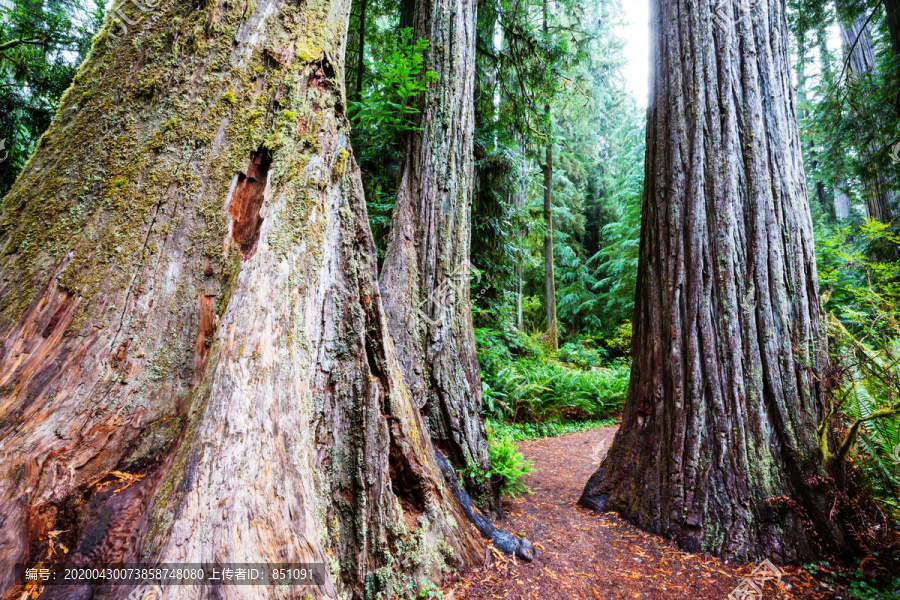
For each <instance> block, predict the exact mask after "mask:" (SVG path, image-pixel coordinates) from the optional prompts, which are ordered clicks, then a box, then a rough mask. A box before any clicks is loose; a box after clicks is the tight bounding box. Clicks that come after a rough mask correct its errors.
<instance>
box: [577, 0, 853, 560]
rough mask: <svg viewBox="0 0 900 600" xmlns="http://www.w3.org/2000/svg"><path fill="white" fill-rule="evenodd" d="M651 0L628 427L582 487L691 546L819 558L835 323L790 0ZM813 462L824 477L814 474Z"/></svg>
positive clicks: (826, 526)
mask: <svg viewBox="0 0 900 600" xmlns="http://www.w3.org/2000/svg"><path fill="white" fill-rule="evenodd" d="M727 6H728V10H727V12H725V13H724V14H723V13H722V12H721V11H720V12H717V13H714V8H715V7H714V6H713V5H711V4H710V3H708V2H703V1H699V0H657V1H655V2H653V3H652V4H651V30H652V31H653V32H654V34H653V42H652V51H651V65H652V66H653V68H654V72H653V75H652V81H653V88H652V93H651V101H650V106H649V109H648V116H647V148H646V175H645V184H644V196H643V215H642V225H641V244H640V262H639V266H638V279H637V290H636V304H635V311H634V337H633V342H632V355H633V360H634V363H633V367H632V373H631V383H630V387H629V394H628V399H627V402H626V405H625V410H624V414H623V417H622V425H621V428H620V430H619V432H618V433H617V435H616V438H615V440H614V442H613V444H612V447H611V448H610V450H609V453H608V455H607V457H606V458H605V459H604V461H603V463H602V464H601V465H600V467H599V469H598V470H597V472H596V473H595V474H594V475H593V476H592V477H591V479H590V480H589V482H588V483H587V485H586V487H585V489H584V492H583V494H582V497H581V503H582V504H584V505H586V506H589V507H591V508H594V509H599V510H615V511H618V512H619V513H620V514H622V515H624V516H625V517H627V518H629V519H630V520H632V521H633V522H635V523H637V524H638V525H640V526H641V527H644V528H646V529H648V530H650V531H653V532H656V533H660V534H663V535H666V536H668V537H671V538H674V539H676V540H678V542H679V544H680V545H681V547H682V548H685V549H687V550H690V551H698V550H701V551H705V552H710V553H714V554H719V555H725V556H729V557H735V558H739V559H744V560H750V559H759V558H763V557H769V558H773V559H775V560H781V561H796V560H801V559H806V558H810V557H813V556H818V555H820V554H821V552H822V549H820V548H819V547H818V545H817V541H816V540H815V539H814V536H813V532H812V531H811V528H810V527H808V520H809V519H811V520H812V523H813V524H814V528H815V530H816V531H817V533H816V535H819V536H821V537H822V538H823V539H825V540H827V541H828V542H830V543H833V544H835V545H837V546H842V545H843V544H845V543H846V540H845V538H844V537H843V535H842V533H841V531H840V530H839V529H838V528H837V527H836V526H835V524H834V523H833V522H832V521H830V520H829V519H828V518H827V515H828V509H829V506H830V504H828V497H827V494H826V493H825V490H824V489H823V486H821V485H817V484H816V483H815V482H816V481H817V480H816V479H815V478H816V477H821V476H824V474H825V471H824V466H823V459H822V456H821V455H820V453H819V450H818V445H817V437H816V428H817V425H818V424H819V422H820V421H821V420H822V418H823V416H824V413H825V398H824V395H823V389H822V384H821V380H820V378H819V376H820V374H821V373H822V369H823V365H824V363H823V361H824V359H825V354H824V338H823V334H822V327H821V324H820V307H819V298H818V290H817V282H816V268H815V258H814V254H813V234H812V223H811V218H810V212H809V206H808V202H807V197H806V187H805V179H804V174H803V166H802V162H801V157H800V154H801V152H800V140H799V134H798V127H797V117H796V113H795V101H794V92H793V86H792V83H791V66H790V52H789V47H788V41H789V35H788V28H787V17H786V14H785V2H784V0H776V1H774V2H769V3H763V4H760V5H757V6H756V7H755V8H754V10H752V11H750V12H747V11H745V10H744V9H743V8H742V7H741V6H739V5H738V4H737V3H734V4H731V5H727ZM810 478H812V479H810Z"/></svg>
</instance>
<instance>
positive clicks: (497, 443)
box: [487, 426, 534, 496]
mask: <svg viewBox="0 0 900 600" xmlns="http://www.w3.org/2000/svg"><path fill="white" fill-rule="evenodd" d="M487 436H488V448H489V449H490V456H491V473H488V474H487V477H488V478H492V477H494V476H496V477H499V478H500V486H501V487H500V489H501V491H502V492H503V493H504V494H507V495H509V496H521V495H522V494H525V493H529V494H530V493H531V492H530V491H529V489H528V486H527V485H525V482H524V481H523V478H524V477H525V475H527V474H528V473H532V472H534V469H533V468H532V464H531V461H529V460H526V459H525V457H524V456H522V453H521V452H519V449H518V448H517V447H516V442H515V440H513V439H512V438H509V437H504V436H502V435H498V434H496V433H495V432H494V430H493V428H492V427H490V426H489V427H488V429H487Z"/></svg>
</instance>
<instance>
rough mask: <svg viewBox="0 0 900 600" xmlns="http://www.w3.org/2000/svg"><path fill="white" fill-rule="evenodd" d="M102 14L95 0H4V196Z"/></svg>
mask: <svg viewBox="0 0 900 600" xmlns="http://www.w3.org/2000/svg"><path fill="white" fill-rule="evenodd" d="M101 18H102V5H101V4H99V3H94V1H93V0H50V1H39V0H12V2H10V4H9V5H7V4H0V140H3V146H4V148H2V149H0V158H5V160H3V162H2V163H0V197H3V196H4V195H5V194H6V192H8V191H9V189H10V188H11V187H12V185H13V183H14V182H15V180H16V177H17V176H18V174H19V172H20V171H21V170H22V168H23V167H24V166H25V162H26V161H27V160H28V157H29V156H31V153H32V151H33V150H34V145H35V143H36V142H37V140H38V138H39V137H40V136H41V134H43V133H44V131H45V130H46V129H47V127H49V125H50V122H51V120H52V119H53V116H54V114H55V113H56V106H57V104H58V102H59V99H60V97H61V96H62V94H63V92H65V91H66V89H67V88H68V87H69V84H70V83H71V81H72V78H73V77H74V76H75V70H76V68H77V67H78V64H79V63H80V62H81V59H82V58H83V57H84V56H85V55H86V54H87V51H88V49H89V48H90V44H91V38H92V37H93V35H94V32H95V31H96V30H97V28H98V27H99V25H100V20H101ZM7 152H8V153H9V154H8V156H7V155H6V153H7Z"/></svg>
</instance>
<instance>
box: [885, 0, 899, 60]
mask: <svg viewBox="0 0 900 600" xmlns="http://www.w3.org/2000/svg"><path fill="white" fill-rule="evenodd" d="M884 15H885V21H886V23H887V27H888V33H889V34H890V36H891V52H893V54H894V56H900V0H884Z"/></svg>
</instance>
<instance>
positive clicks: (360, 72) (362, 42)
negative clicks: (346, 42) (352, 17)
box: [353, 0, 368, 102]
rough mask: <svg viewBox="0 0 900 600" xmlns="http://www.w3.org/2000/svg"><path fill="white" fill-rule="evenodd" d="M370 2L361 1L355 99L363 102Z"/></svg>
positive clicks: (366, 0)
mask: <svg viewBox="0 0 900 600" xmlns="http://www.w3.org/2000/svg"><path fill="white" fill-rule="evenodd" d="M367 4H368V0H359V36H358V37H359V46H358V47H357V49H356V81H355V82H354V90H353V99H354V100H355V101H356V102H359V101H361V100H362V90H363V78H364V77H365V74H366V5H367Z"/></svg>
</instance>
